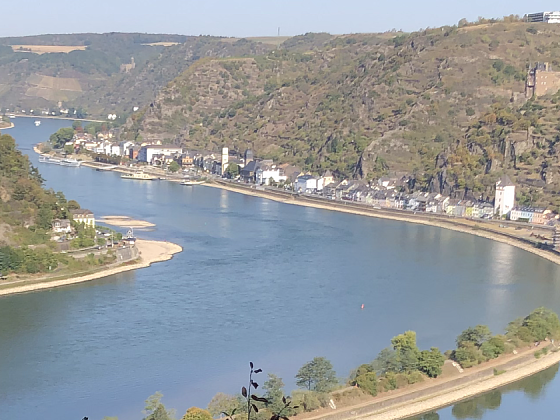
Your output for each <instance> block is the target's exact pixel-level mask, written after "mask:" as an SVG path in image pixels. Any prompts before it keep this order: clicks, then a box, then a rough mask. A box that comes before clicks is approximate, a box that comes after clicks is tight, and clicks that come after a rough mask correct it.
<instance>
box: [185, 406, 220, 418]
mask: <svg viewBox="0 0 560 420" xmlns="http://www.w3.org/2000/svg"><path fill="white" fill-rule="evenodd" d="M212 419H213V418H212V415H211V414H210V413H209V412H208V411H206V410H203V409H202V408H198V407H191V408H189V409H188V410H187V412H186V413H185V415H184V416H183V418H182V419H181V420H212Z"/></svg>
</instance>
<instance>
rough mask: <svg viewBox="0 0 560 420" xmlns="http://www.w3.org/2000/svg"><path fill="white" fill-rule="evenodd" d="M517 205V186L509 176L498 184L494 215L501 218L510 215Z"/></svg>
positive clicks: (504, 177)
mask: <svg viewBox="0 0 560 420" xmlns="http://www.w3.org/2000/svg"><path fill="white" fill-rule="evenodd" d="M514 205H515V184H514V183H513V182H511V179H509V177H508V176H507V175H504V176H503V177H502V178H500V180H499V181H498V182H496V198H495V200H494V213H497V214H498V215H499V216H503V215H505V214H508V213H509V212H510V211H511V209H513V207H514Z"/></svg>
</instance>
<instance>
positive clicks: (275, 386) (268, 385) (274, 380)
mask: <svg viewBox="0 0 560 420" xmlns="http://www.w3.org/2000/svg"><path fill="white" fill-rule="evenodd" d="M283 388H284V382H282V378H279V377H278V376H276V375H274V374H273V373H269V374H268V380H267V381H266V382H265V383H264V384H263V389H264V390H265V391H266V393H265V394H264V396H265V398H266V399H267V400H268V404H267V407H269V408H270V409H271V410H272V412H273V413H277V412H279V411H280V410H281V409H282V407H284V403H283V401H282V398H284V391H282V389H283Z"/></svg>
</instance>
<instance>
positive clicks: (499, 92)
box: [125, 19, 560, 206]
mask: <svg viewBox="0 0 560 420" xmlns="http://www.w3.org/2000/svg"><path fill="white" fill-rule="evenodd" d="M509 20H515V19H509ZM559 36H560V27H559V26H558V25H547V24H526V23H522V22H515V21H513V22H497V23H484V24H479V25H470V26H463V27H461V28H457V27H456V26H453V27H443V28H436V29H427V30H424V31H421V32H417V33H412V34H401V33H393V34H390V33H389V34H358V35H345V36H337V37H330V36H324V35H318V34H307V35H305V36H301V37H295V38H292V39H290V40H288V41H286V42H285V43H284V44H283V46H282V48H280V49H277V50H275V51H270V52H268V53H266V54H263V55H256V56H253V57H251V58H243V59H212V58H205V59H203V60H199V61H198V62H196V63H195V64H194V65H192V66H191V67H190V68H189V69H188V70H186V71H185V72H184V73H183V74H181V75H180V76H179V77H178V78H176V79H175V80H174V81H173V82H171V83H170V84H169V85H167V86H166V87H165V88H164V89H163V90H162V91H161V92H160V94H159V95H158V97H157V99H156V100H155V101H153V102H151V103H150V105H149V106H147V107H145V108H144V109H142V110H141V112H139V113H138V114H137V115H135V116H134V117H133V119H131V120H130V121H129V123H128V124H127V129H126V131H125V135H126V136H127V137H128V138H138V139H143V140H163V141H165V142H173V143H177V144H184V145H185V146H188V147H189V148H194V149H196V148H199V149H211V150H217V149H218V148H219V147H221V146H229V147H230V148H232V149H237V150H240V151H242V150H244V149H245V148H246V147H252V148H253V149H254V150H255V151H256V153H257V155H258V156H260V157H269V158H274V159H275V160H277V161H279V162H289V163H295V164H298V165H301V166H303V167H304V168H306V169H308V170H311V171H317V172H320V171H322V170H326V169H331V170H333V171H335V173H336V174H338V176H340V177H343V176H347V177H356V178H361V179H365V180H370V179H375V178H376V177H378V176H380V175H383V174H386V173H390V174H400V175H405V174H408V175H411V176H412V179H411V182H410V187H411V188H415V189H419V188H421V189H427V190H431V191H438V192H442V193H445V194H450V195H452V196H455V197H476V198H478V197H480V196H484V195H489V194H491V193H492V186H493V184H494V183H495V181H496V179H497V178H498V176H500V175H501V174H502V173H504V172H507V173H508V174H509V175H510V176H511V177H512V178H513V179H515V180H516V181H517V182H518V183H519V184H520V185H521V186H522V188H520V203H522V204H533V205H534V204H545V205H549V204H550V205H554V206H558V205H559V204H560V202H557V201H556V199H555V197H554V195H555V193H556V192H557V191H560V177H559V176H558V175H559V174H560V171H559V166H558V159H559V156H560V155H559V154H558V146H556V144H557V142H558V139H560V138H557V134H558V129H559V126H558V122H559V121H558V109H559V108H558V106H557V105H556V103H557V100H558V97H557V96H548V97H543V98H539V99H537V100H531V101H529V102H527V100H526V98H525V95H524V86H525V78H526V74H527V69H528V68H529V65H530V64H531V63H533V64H534V63H535V62H537V61H543V62H544V61H546V62H550V64H551V66H552V68H553V69H558V70H560V43H559V41H558V39H560V38H559Z"/></svg>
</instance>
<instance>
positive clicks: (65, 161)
mask: <svg viewBox="0 0 560 420" xmlns="http://www.w3.org/2000/svg"><path fill="white" fill-rule="evenodd" d="M81 164H82V162H81V161H80V160H76V159H62V160H61V161H60V165H61V166H71V167H73V168H77V167H79V166H80V165H81Z"/></svg>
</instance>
